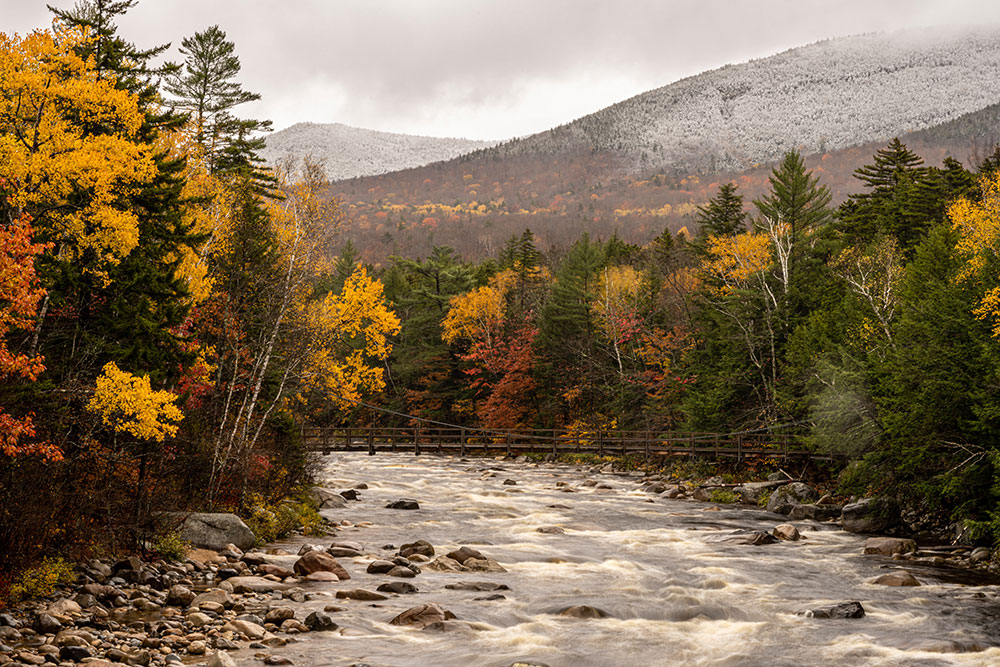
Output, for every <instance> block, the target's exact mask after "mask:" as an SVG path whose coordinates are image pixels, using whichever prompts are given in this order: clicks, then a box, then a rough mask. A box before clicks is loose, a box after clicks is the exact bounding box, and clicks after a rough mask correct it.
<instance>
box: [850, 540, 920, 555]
mask: <svg viewBox="0 0 1000 667" xmlns="http://www.w3.org/2000/svg"><path fill="white" fill-rule="evenodd" d="M916 550H917V543H916V542H914V541H913V540H907V539H903V538H901V537H870V538H868V541H866V542H865V549H864V552H863V553H865V554H867V555H875V556H892V555H894V554H908V553H913V552H914V551H916Z"/></svg>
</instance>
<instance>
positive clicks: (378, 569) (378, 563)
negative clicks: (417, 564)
mask: <svg viewBox="0 0 1000 667" xmlns="http://www.w3.org/2000/svg"><path fill="white" fill-rule="evenodd" d="M394 567H396V564H395V563H393V562H392V561H388V560H373V561H372V562H370V563H368V569H367V572H368V574H386V573H387V572H389V571H390V570H392V568H394Z"/></svg>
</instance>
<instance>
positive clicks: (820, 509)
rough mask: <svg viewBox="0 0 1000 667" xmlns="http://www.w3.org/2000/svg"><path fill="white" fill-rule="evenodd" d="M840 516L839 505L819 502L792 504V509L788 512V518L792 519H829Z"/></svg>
mask: <svg viewBox="0 0 1000 667" xmlns="http://www.w3.org/2000/svg"><path fill="white" fill-rule="evenodd" d="M839 517H840V507H838V506H837V505H821V504H819V503H807V504H805V505H793V506H792V511H791V512H789V513H788V518H789V519H792V520H793V521H802V520H803V519H811V520H812V521H829V520H831V519H836V518H839Z"/></svg>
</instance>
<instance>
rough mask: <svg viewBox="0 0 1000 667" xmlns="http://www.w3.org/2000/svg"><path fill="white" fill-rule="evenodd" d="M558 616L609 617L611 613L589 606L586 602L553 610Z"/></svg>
mask: <svg viewBox="0 0 1000 667" xmlns="http://www.w3.org/2000/svg"><path fill="white" fill-rule="evenodd" d="M554 613H555V614H556V615H558V616H566V617H568V618H610V617H611V614H609V613H608V612H606V611H604V610H603V609H599V608H598V607H591V606H590V605H587V604H578V605H573V606H572V607H565V608H563V609H560V610H558V611H556V612H554Z"/></svg>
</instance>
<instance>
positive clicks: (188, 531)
mask: <svg viewBox="0 0 1000 667" xmlns="http://www.w3.org/2000/svg"><path fill="white" fill-rule="evenodd" d="M170 516H171V517H173V518H174V519H175V520H176V519H180V521H179V525H178V526H177V531H178V532H179V533H180V536H181V539H183V540H185V541H187V542H190V543H191V544H193V545H194V546H196V547H202V548H204V549H212V550H213V551H221V550H223V549H225V548H226V545H228V544H234V545H236V546H237V547H238V548H240V549H243V550H246V549H249V548H250V547H252V546H253V545H254V544H255V543H256V542H257V536H256V535H254V534H253V531H252V530H250V528H249V527H248V526H247V525H246V524H245V523H243V519H241V518H239V517H238V516H236V515H235V514H226V513H223V512H195V513H193V514H188V515H179V514H175V513H171V514H170Z"/></svg>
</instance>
